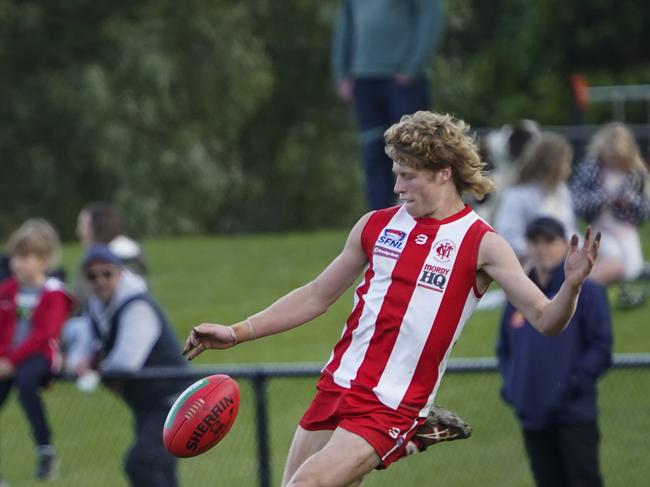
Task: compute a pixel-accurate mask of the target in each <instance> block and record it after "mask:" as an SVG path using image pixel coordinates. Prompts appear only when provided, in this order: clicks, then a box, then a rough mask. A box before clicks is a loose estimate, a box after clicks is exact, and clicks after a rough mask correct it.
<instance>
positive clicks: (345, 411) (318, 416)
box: [300, 388, 424, 468]
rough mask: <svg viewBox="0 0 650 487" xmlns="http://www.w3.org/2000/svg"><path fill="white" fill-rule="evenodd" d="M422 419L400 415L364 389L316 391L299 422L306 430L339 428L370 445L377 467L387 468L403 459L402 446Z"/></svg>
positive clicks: (404, 445)
mask: <svg viewBox="0 0 650 487" xmlns="http://www.w3.org/2000/svg"><path fill="white" fill-rule="evenodd" d="M423 422H424V418H418V417H411V416H404V415H403V414H400V413H398V412H397V411H395V410H394V409H391V408H389V407H388V406H386V405H384V404H382V403H381V402H380V401H379V399H377V397H376V396H375V395H374V394H373V393H372V392H371V391H367V390H365V389H359V388H355V389H343V388H340V389H319V390H318V392H317V393H316V396H315V397H314V400H313V401H312V403H311V404H310V405H309V408H307V411H306V412H305V414H304V416H303V417H302V419H301V420H300V426H301V427H302V428H304V429H306V430H308V431H319V430H334V429H336V428H337V427H341V428H343V429H344V430H347V431H350V432H352V433H355V434H357V435H359V436H361V437H362V438H363V439H364V440H366V441H367V442H368V443H370V446H372V447H373V448H374V449H375V451H376V452H377V455H379V458H380V459H381V464H380V465H379V467H378V468H382V467H383V468H386V467H388V465H390V464H391V463H393V462H394V461H396V460H399V459H400V458H401V457H402V456H404V450H405V448H406V444H407V443H408V442H409V440H410V439H411V438H412V437H413V435H414V434H415V432H416V431H417V429H418V427H419V426H420V425H421V424H422V423H423Z"/></svg>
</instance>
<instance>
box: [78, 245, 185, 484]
mask: <svg viewBox="0 0 650 487" xmlns="http://www.w3.org/2000/svg"><path fill="white" fill-rule="evenodd" d="M82 269H83V273H84V277H85V278H86V280H87V281H88V284H89V287H90V291H91V294H90V298H89V300H88V303H87V306H86V311H85V314H86V315H87V318H88V323H89V324H90V333H89V334H88V335H89V337H91V338H92V343H93V350H94V351H95V352H96V356H95V357H94V360H93V359H91V357H90V355H88V358H87V360H83V359H79V361H78V363H76V364H74V367H73V368H74V370H75V371H76V372H77V373H78V374H79V375H80V376H81V377H83V376H84V374H87V373H88V371H89V368H90V365H91V364H92V363H93V362H95V361H98V369H99V372H100V373H101V374H102V375H103V376H104V380H105V382H106V383H107V385H109V386H110V387H111V388H112V389H114V390H115V391H116V392H117V393H118V394H119V395H120V396H121V397H122V399H123V400H124V402H126V404H127V405H128V406H129V408H130V409H131V411H132V412H133V415H134V418H135V436H136V438H135V443H134V444H133V445H132V447H131V448H130V450H129V452H128V453H127V456H126V459H125V470H126V473H127V475H128V477H129V480H130V482H131V485H133V486H134V487H146V486H151V487H176V485H177V479H176V461H175V458H174V457H172V456H171V455H170V454H169V453H168V452H167V451H166V449H165V447H164V446H163V444H162V429H163V424H164V421H165V418H166V416H167V412H168V411H169V408H170V407H171V405H172V403H173V402H174V400H175V399H176V397H178V395H180V393H181V392H182V391H183V390H184V389H185V388H186V387H187V386H188V385H189V384H190V382H189V381H186V380H165V379H152V380H146V381H143V380H115V378H114V377H115V374H124V373H135V372H138V371H140V370H142V369H143V368H146V367H185V366H186V364H185V361H184V360H183V358H182V356H181V350H180V347H179V344H178V342H177V340H176V337H175V335H174V333H173V331H172V328H171V326H170V324H169V323H168V321H167V319H166V317H165V315H164V314H163V313H162V310H161V309H160V307H159V306H158V304H157V303H156V302H155V301H154V300H153V298H152V297H151V295H150V294H149V292H148V291H147V285H146V283H145V282H144V280H143V279H142V277H140V276H138V275H136V274H134V273H132V272H130V271H129V270H128V269H126V268H125V267H124V265H123V263H122V261H121V259H120V258H119V257H117V256H116V255H115V254H113V253H112V252H111V251H110V250H109V248H108V247H107V246H106V245H103V244H96V245H94V246H91V247H90V248H89V249H88V250H87V252H86V254H85V257H84V260H83V264H82ZM81 341H83V340H81ZM75 346H79V344H76V345H75ZM86 348H87V346H86ZM76 356H77V357H83V354H80V353H76ZM111 376H113V378H112V379H111Z"/></svg>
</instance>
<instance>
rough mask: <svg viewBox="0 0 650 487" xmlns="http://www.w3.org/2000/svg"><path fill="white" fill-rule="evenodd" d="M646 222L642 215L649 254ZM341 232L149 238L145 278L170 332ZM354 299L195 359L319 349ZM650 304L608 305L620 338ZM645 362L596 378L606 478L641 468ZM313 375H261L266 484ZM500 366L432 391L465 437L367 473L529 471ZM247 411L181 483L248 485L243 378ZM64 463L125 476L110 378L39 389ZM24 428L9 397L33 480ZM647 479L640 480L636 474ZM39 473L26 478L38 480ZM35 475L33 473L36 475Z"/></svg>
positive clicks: (121, 430)
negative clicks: (90, 387)
mask: <svg viewBox="0 0 650 487" xmlns="http://www.w3.org/2000/svg"><path fill="white" fill-rule="evenodd" d="M649 231H650V229H649V228H648V227H646V228H645V231H644V243H645V244H646V249H645V251H646V255H650V252H649V251H650V249H648V248H647V244H648V242H650V235H649ZM344 237H345V233H344V232H341V231H324V232H316V233H310V234H290V235H282V236H279V235H263V236H241V237H214V238H187V239H169V240H150V241H146V242H144V246H145V250H146V252H147V255H148V257H149V260H150V263H151V277H150V284H151V288H152V291H153V293H154V295H155V296H156V297H157V298H158V300H159V301H160V302H161V303H162V304H163V306H164V307H165V309H166V310H167V312H168V314H169V316H170V318H171V320H172V321H173V323H174V325H175V327H176V329H177V332H178V335H179V338H181V337H182V338H183V339H184V337H185V336H186V334H187V332H188V331H189V329H190V328H191V327H192V326H194V325H196V324H198V323H200V322H202V321H220V322H223V323H230V322H233V321H236V320H239V319H241V318H242V317H245V316H247V315H249V314H251V313H254V312H255V311H257V310H259V309H260V308H261V307H263V306H265V305H268V304H270V303H271V302H272V301H273V300H274V299H275V298H276V297H278V296H279V295H281V294H282V293H284V292H286V291H288V290H290V289H292V288H294V287H295V286H298V285H300V284H302V283H304V282H306V281H307V280H309V279H311V278H313V277H314V276H316V275H317V274H318V272H319V271H320V270H321V269H322V268H323V267H324V266H325V265H326V263H327V262H329V260H330V259H331V258H332V257H333V256H334V255H336V253H337V252H338V251H339V250H340V247H341V245H342V242H343V240H344ZM78 259H79V249H78V248H77V247H76V246H68V247H67V248H66V249H65V253H64V264H65V266H66V267H67V269H68V271H69V273H70V275H74V274H75V272H74V268H75V263H76V262H78ZM350 306H351V293H350V292H348V293H347V294H346V295H345V296H344V297H343V298H342V299H341V300H339V302H338V303H337V304H336V305H335V306H333V308H332V309H331V310H330V312H329V313H328V314H327V315H325V316H323V317H321V318H319V319H317V320H315V321H314V322H313V323H311V324H309V325H307V326H304V327H301V328H299V329H297V330H293V331H291V332H288V333H286V334H284V335H280V336H276V337H272V338H266V339H263V340H259V341H256V342H253V343H247V344H245V345H242V346H241V347H237V348H235V349H233V350H228V351H223V352H218V353H217V352H213V353H207V354H204V356H202V357H200V358H199V359H198V360H197V363H198V364H200V365H207V364H215V365H216V366H217V367H218V364H227V363H259V362H319V363H322V362H324V361H325V360H326V359H327V357H328V356H329V353H330V348H331V346H332V344H333V343H334V342H335V340H336V339H337V338H338V337H339V335H340V332H341V327H342V324H343V322H344V320H345V318H346V316H347V313H348V312H349V309H350ZM649 312H650V304H646V305H645V306H643V307H640V308H637V309H635V310H631V311H617V310H614V331H615V351H616V352H618V353H629V352H649V351H650V330H649V327H648V325H650V319H649V318H648V314H649ZM498 317H499V313H498V312H496V311H491V312H480V313H477V314H475V316H474V317H473V318H472V319H471V321H470V322H469V323H468V325H467V326H466V329H465V331H464V334H463V336H462V337H461V339H460V341H459V343H458V345H457V346H456V349H455V350H454V353H453V356H454V357H484V356H492V355H493V348H494V340H495V336H496V329H497V324H498ZM649 378H650V370H643V371H641V370H620V371H615V372H612V373H610V374H609V375H608V376H607V377H606V378H605V379H604V380H603V382H602V385H601V412H602V414H601V417H602V420H601V425H602V429H603V448H602V459H603V470H604V472H605V476H606V480H607V484H608V485H620V486H628V485H643V484H644V481H645V480H647V478H650V466H648V465H647V455H648V452H650V440H648V439H647V434H646V432H647V431H649V430H650V414H649V413H650V406H649V405H648V404H649V403H648V399H647V398H648V397H650V380H648V379H649ZM313 383H314V380H313V379H311V378H308V379H277V380H273V381H271V382H270V384H269V391H268V397H269V400H268V407H269V412H270V420H271V424H270V434H271V446H272V467H273V475H274V484H273V485H277V483H278V481H279V475H280V474H281V469H282V463H283V459H284V456H285V454H286V451H287V449H288V446H289V443H290V440H291V436H292V435H293V431H294V429H295V424H296V422H297V420H298V419H299V417H300V415H301V413H302V412H303V410H304V408H305V407H306V405H307V404H308V402H309V400H310V398H311V396H312V394H313ZM499 384H500V381H499V378H498V377H497V376H496V375H495V374H470V375H465V374H460V375H459V374H456V375H449V376H448V377H447V378H446V380H445V382H444V383H443V386H442V387H441V389H440V393H439V396H438V400H439V401H440V402H441V403H444V404H447V405H450V406H451V407H453V408H454V409H457V410H459V411H461V413H462V415H463V416H465V417H466V418H467V419H468V420H469V421H470V422H471V423H472V425H473V426H474V432H475V433H474V435H473V437H472V438H471V439H470V440H467V441H464V442H457V443H450V444H445V445H440V446H439V447H436V448H435V449H434V450H433V451H432V452H427V454H425V455H418V456H416V457H413V458H409V459H408V460H406V461H403V462H399V463H398V464H396V465H395V467H391V469H389V470H388V471H386V472H385V473H381V474H372V475H371V476H370V478H369V479H368V482H367V485H370V486H379V485H400V484H401V485H405V484H407V485H453V486H457V485H458V486H474V485H476V486H479V485H481V486H485V485H500V486H513V487H514V486H527V485H532V483H531V480H530V475H529V473H528V468H527V464H526V460H525V456H524V454H523V450H522V445H521V439H520V435H519V432H518V430H517V423H516V421H515V420H514V418H513V416H512V413H511V412H510V410H509V409H508V408H506V406H505V405H503V403H502V402H501V401H500V400H499V398H498V388H499ZM240 385H241V387H242V411H241V413H240V417H239V418H238V420H237V423H236V425H235V427H234V428H233V430H232V432H231V433H230V434H229V436H228V437H227V438H226V439H225V440H224V442H223V443H222V444H220V445H219V446H218V447H216V448H215V449H214V450H212V451H210V452H209V453H207V454H205V455H202V456H200V457H198V458H196V459H188V460H183V461H181V462H180V472H181V479H182V485H194V484H197V483H200V485H233V486H239V485H241V486H254V485H256V476H255V475H256V463H255V462H256V460H255V459H256V457H255V454H256V444H255V441H254V412H253V409H252V404H253V399H252V392H251V387H250V384H249V383H248V382H247V381H240ZM45 397H46V401H47V404H48V408H49V411H50V416H51V418H52V423H53V428H54V433H55V444H56V446H57V448H58V450H59V452H60V455H61V457H62V461H63V464H62V475H61V478H60V479H59V480H58V481H55V482H53V483H52V485H58V486H98V487H101V486H122V485H126V482H125V480H124V478H123V476H122V473H121V458H122V455H123V453H124V450H125V449H126V446H127V445H128V443H129V441H130V438H131V431H130V427H131V425H130V417H129V414H128V411H127V410H126V408H125V407H124V406H123V405H122V403H121V402H120V401H119V400H118V399H117V398H115V397H113V396H112V395H111V394H109V393H108V392H106V391H101V392H97V393H95V394H90V395H88V394H82V393H80V392H78V391H77V390H76V389H75V388H74V387H73V386H72V385H71V384H67V383H58V384H55V386H54V387H53V388H52V389H51V390H49V391H47V393H46V394H45ZM33 468H34V458H33V452H32V446H31V438H30V437H29V432H28V429H27V427H26V425H25V420H24V418H23V416H22V411H21V410H20V409H19V408H18V406H17V403H16V401H15V399H14V398H12V399H11V400H10V402H9V403H8V405H7V407H5V409H4V410H3V411H2V414H1V415H0V471H2V472H3V474H4V475H5V477H6V478H7V479H8V480H9V482H10V484H11V485H12V486H28V485H32V480H31V478H32V475H33ZM644 479H645V480H644ZM34 484H35V483H34ZM35 485H37V484H35Z"/></svg>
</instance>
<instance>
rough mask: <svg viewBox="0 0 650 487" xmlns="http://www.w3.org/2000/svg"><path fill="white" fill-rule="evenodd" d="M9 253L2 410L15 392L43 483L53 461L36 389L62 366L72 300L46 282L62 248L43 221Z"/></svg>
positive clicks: (3, 299) (17, 236) (0, 367)
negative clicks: (63, 335)
mask: <svg viewBox="0 0 650 487" xmlns="http://www.w3.org/2000/svg"><path fill="white" fill-rule="evenodd" d="M7 250H8V252H9V254H10V267H11V270H12V273H13V277H9V278H7V279H5V280H4V281H2V282H1V283H0V406H2V405H3V404H4V402H5V401H6V399H7V396H8V395H9V392H10V390H11V388H12V386H15V387H16V388H17V389H18V395H19V401H20V404H21V406H22V408H23V410H24V411H25V415H26V416H27V419H28V421H29V424H30V427H31V430H32V434H33V437H34V442H35V444H36V451H37V455H38V462H37V470H36V477H37V478H38V479H41V480H46V479H51V478H53V477H54V476H55V475H56V470H57V458H56V454H55V451H54V447H53V446H52V443H51V431H50V427H49V424H48V420H47V417H46V414H45V409H44V405H43V402H42V400H41V397H40V394H39V389H40V388H41V387H43V386H44V385H45V384H46V383H47V381H48V379H49V376H50V374H51V373H52V371H53V370H56V368H57V367H58V366H59V365H60V363H61V360H60V357H59V354H58V346H57V340H58V336H59V332H60V331H61V327H62V326H63V323H64V322H65V320H66V319H67V318H68V316H69V314H70V312H71V311H72V308H73V299H72V298H71V296H70V295H69V294H68V293H67V292H66V290H65V289H64V287H63V283H62V282H61V281H60V280H59V279H57V278H55V277H48V270H50V269H52V268H53V267H54V265H55V264H56V262H57V259H58V255H59V252H60V243H59V238H58V235H57V233H56V231H55V230H54V228H53V227H52V225H50V224H49V223H48V222H47V221H46V220H43V219H30V220H27V221H26V222H25V223H23V225H21V227H20V228H19V229H18V230H16V231H15V232H14V233H13V234H12V235H11V237H10V238H9V241H8V244H7Z"/></svg>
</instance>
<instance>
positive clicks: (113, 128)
mask: <svg viewBox="0 0 650 487" xmlns="http://www.w3.org/2000/svg"><path fill="white" fill-rule="evenodd" d="M336 5H337V2H336V1H335V0H325V1H323V0H285V1H282V2H280V1H277V0H187V1H185V2H177V1H172V0H143V1H140V2H130V1H126V0H113V1H111V2H97V1H90V0H49V1H47V2H39V1H25V0H21V1H19V0H0V41H1V42H0V96H1V99H2V107H1V108H0V204H1V208H2V212H1V213H0V235H5V236H6V235H7V234H8V233H9V232H10V231H11V230H12V229H13V228H15V227H16V226H17V225H18V224H19V223H20V222H21V221H22V220H24V219H25V218H27V217H31V216H44V217H46V218H49V219H50V220H51V221H53V222H54V224H55V225H56V226H57V228H59V229H60V230H61V233H62V234H63V236H64V237H65V238H71V237H72V236H73V230H74V225H75V217H76V214H77V212H78V210H79V208H80V207H82V206H83V205H84V204H86V203H87V202H89V201H94V200H107V201H112V202H115V203H116V204H117V205H119V206H120V207H121V208H122V210H123V211H124V213H125V216H126V220H127V223H128V227H129V231H130V233H133V234H134V235H136V236H141V235H169V234H186V233H204V232H240V231H280V230H287V229H309V228H320V227H328V226H339V225H342V224H343V225H347V224H349V223H350V222H351V221H352V220H353V219H354V218H355V217H357V216H358V215H359V214H360V213H361V212H362V211H364V208H363V205H364V203H363V197H362V194H361V193H362V192H361V189H360V188H361V183H360V177H361V173H360V171H359V167H358V146H357V141H356V140H355V131H354V130H353V128H354V120H353V117H352V114H351V111H350V109H349V107H346V106H344V105H343V104H342V103H341V102H339V101H338V100H337V99H336V98H335V95H334V92H333V90H332V82H331V75H330V70H329V45H330V35H331V28H332V21H333V16H334V13H335V9H336ZM446 10H447V20H446V32H445V36H444V42H443V44H442V47H441V49H440V51H439V52H438V53H437V55H436V56H435V58H434V59H433V60H432V64H431V78H432V82H431V89H432V99H433V107H432V108H433V109H434V110H440V111H448V112H452V113H455V114H457V115H458V116H460V117H462V118H464V119H466V120H467V121H469V122H470V123H471V124H472V125H474V126H490V125H500V124H502V123H505V122H512V121H514V120H516V119H519V118H524V117H526V118H535V119H537V120H539V121H540V122H542V123H546V124H563V123H570V122H571V121H572V116H573V115H572V113H573V112H572V109H571V107H572V93H571V88H570V85H569V83H568V76H569V75H570V74H571V73H574V72H580V73H583V74H584V75H585V76H586V78H587V79H588V81H589V82H590V83H592V84H594V85H602V84H626V83H634V84H638V83H641V82H643V80H644V79H648V75H649V74H650V61H649V60H648V59H647V55H646V52H645V46H647V45H649V44H650V42H649V41H650V39H648V37H649V34H648V33H647V29H645V27H646V26H647V25H650V12H649V10H650V7H649V6H648V4H647V3H646V2H641V1H632V0H622V1H620V2H617V6H616V12H614V13H612V12H610V8H609V2H607V1H605V0H590V1H587V0H576V1H574V2H568V3H567V2H561V1H560V0H536V1H532V2H531V1H524V0H495V1H493V2H481V1H479V0H448V1H447V2H446ZM587 116H588V119H589V120H590V121H593V122H599V121H604V120H606V119H607V118H608V117H609V116H611V114H609V113H608V112H607V107H601V108H599V107H594V109H593V110H590V112H589V113H588V114H587ZM629 116H631V117H632V118H634V117H636V118H638V119H639V121H642V122H643V121H645V112H644V107H632V110H631V112H630V113H629Z"/></svg>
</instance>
